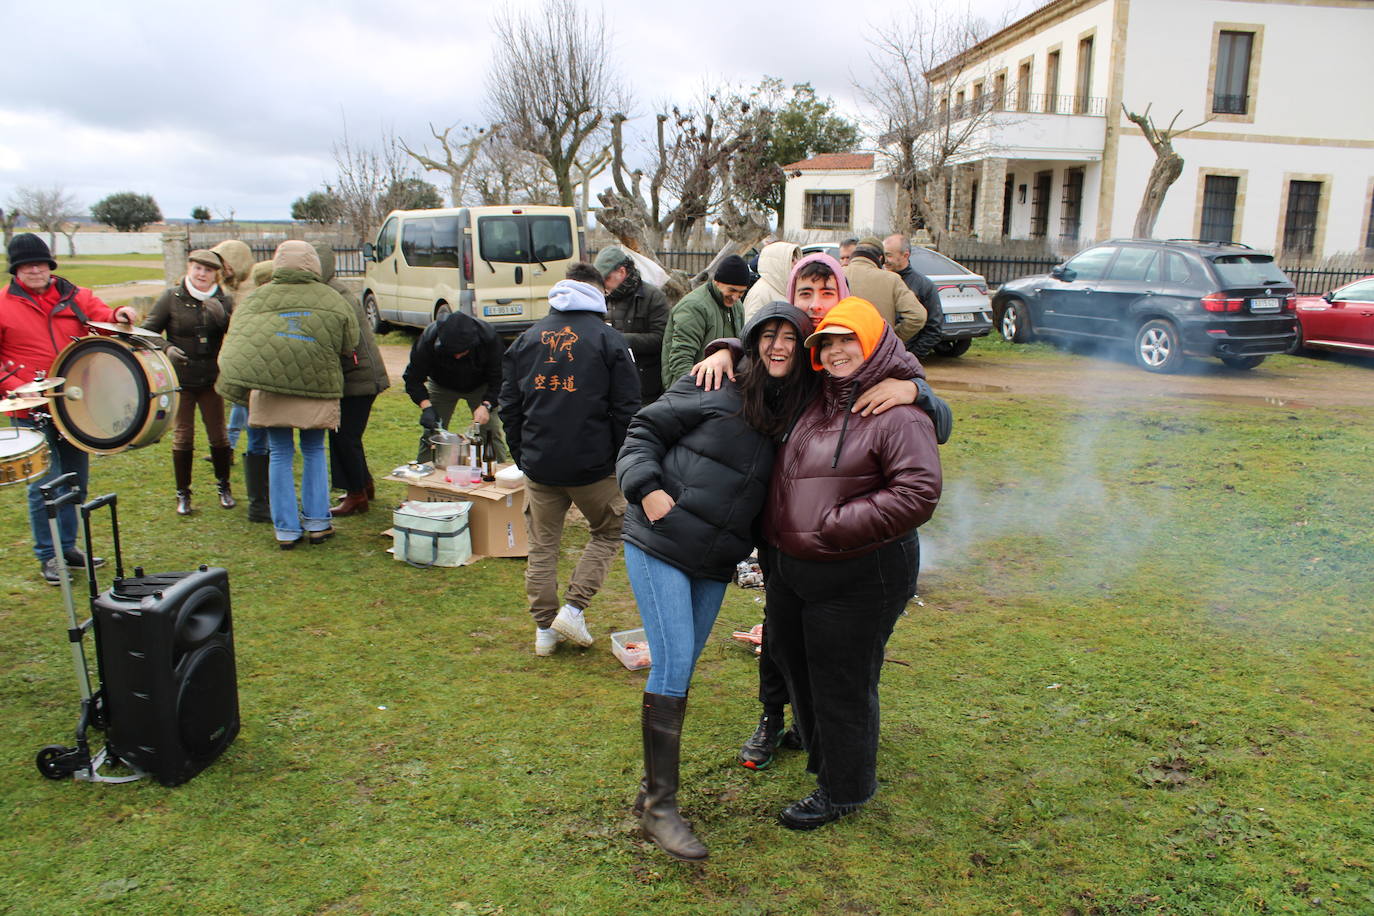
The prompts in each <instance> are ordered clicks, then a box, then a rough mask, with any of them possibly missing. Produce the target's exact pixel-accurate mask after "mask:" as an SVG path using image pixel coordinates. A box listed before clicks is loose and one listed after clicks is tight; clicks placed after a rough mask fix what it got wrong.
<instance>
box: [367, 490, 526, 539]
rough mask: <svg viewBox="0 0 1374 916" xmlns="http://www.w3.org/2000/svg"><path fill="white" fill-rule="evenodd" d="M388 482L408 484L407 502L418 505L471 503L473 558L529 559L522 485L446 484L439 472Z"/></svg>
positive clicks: (470, 521) (470, 526)
mask: <svg viewBox="0 0 1374 916" xmlns="http://www.w3.org/2000/svg"><path fill="white" fill-rule="evenodd" d="M387 479H388V480H399V481H400V482H402V483H405V484H407V485H408V486H407V487H406V499H415V500H419V501H421V502H448V501H450V500H454V499H466V500H471V502H472V509H471V510H470V511H469V512H468V524H469V530H470V531H471V532H472V553H473V556H483V557H525V556H529V553H530V542H529V536H528V534H527V533H526V531H525V488H524V486H520V487H516V488H513V489H506V488H503V487H498V486H496V485H495V484H489V483H478V484H476V485H469V484H467V483H466V482H464V483H461V484H458V483H448V482H447V481H445V480H444V471H443V470H442V469H440V470H438V471H435V472H434V473H432V474H430V475H429V476H428V477H420V478H403V477H388V478H387Z"/></svg>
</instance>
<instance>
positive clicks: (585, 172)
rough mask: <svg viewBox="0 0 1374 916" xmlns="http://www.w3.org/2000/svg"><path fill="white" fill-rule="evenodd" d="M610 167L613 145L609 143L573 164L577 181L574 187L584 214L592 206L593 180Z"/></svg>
mask: <svg viewBox="0 0 1374 916" xmlns="http://www.w3.org/2000/svg"><path fill="white" fill-rule="evenodd" d="M610 165H611V145H610V144H609V143H607V144H606V145H605V146H603V147H602V148H601V149H599V150H596V151H595V152H594V153H591V154H590V155H588V156H586V157H585V158H581V159H578V160H577V161H576V162H574V163H573V168H572V171H573V177H574V178H576V179H577V183H576V184H575V185H574V187H575V188H576V190H577V191H578V195H579V199H580V201H581V204H580V206H581V207H582V211H583V212H584V213H585V212H586V211H588V210H590V209H591V206H592V179H593V178H596V177H597V176H598V175H600V174H601V173H602V172H604V171H606V169H607V168H609V167H610Z"/></svg>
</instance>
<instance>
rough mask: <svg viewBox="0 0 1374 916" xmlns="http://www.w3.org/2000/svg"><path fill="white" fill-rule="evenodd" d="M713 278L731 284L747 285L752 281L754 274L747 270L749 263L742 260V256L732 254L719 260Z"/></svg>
mask: <svg viewBox="0 0 1374 916" xmlns="http://www.w3.org/2000/svg"><path fill="white" fill-rule="evenodd" d="M715 279H716V280H717V282H720V283H729V284H730V285H731V286H748V285H749V284H750V283H752V282H753V281H754V275H753V274H751V273H750V272H749V265H748V264H746V263H745V262H744V258H742V257H740V256H739V255H737V254H732V255H730V256H729V257H728V258H726V259H725V260H723V261H721V262H720V266H719V267H717V268H716V273H715Z"/></svg>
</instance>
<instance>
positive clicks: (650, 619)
mask: <svg viewBox="0 0 1374 916" xmlns="http://www.w3.org/2000/svg"><path fill="white" fill-rule="evenodd" d="M810 332H811V319H809V318H807V317H806V314H805V313H804V312H802V311H801V310H800V309H798V308H795V307H794V306H791V305H788V304H787V303H786V302H773V303H770V304H768V305H764V306H761V307H760V308H759V309H757V310H756V311H755V313H754V316H753V317H752V318H751V319H750V321H749V323H748V324H746V325H745V327H744V332H743V335H744V336H743V341H744V345H745V348H746V356H745V363H744V368H743V369H742V371H741V373H740V375H739V384H738V385H736V384H734V383H726V384H725V385H723V386H722V387H721V388H719V389H717V390H713V391H707V390H703V389H701V388H698V387H697V386H696V384H695V382H694V380H693V379H692V378H691V377H690V376H683V377H682V378H681V379H679V380H678V381H677V382H676V383H674V384H673V386H672V387H671V388H669V389H668V390H667V391H666V392H664V394H663V396H662V397H660V398H659V399H658V400H657V401H655V402H653V403H652V404H649V405H647V406H645V407H644V408H643V409H641V410H640V411H639V413H638V414H636V415H635V418H634V420H633V421H632V422H631V423H630V429H629V432H628V433H627V434H626V436H625V444H624V446H622V447H621V449H620V457H619V459H618V460H617V461H616V476H617V479H618V481H619V483H620V489H621V490H622V491H623V492H624V494H625V499H626V501H627V503H628V506H627V508H626V512H625V522H624V527H623V536H624V539H625V568H626V571H627V572H628V574H629V577H630V584H631V586H633V588H634V593H635V600H636V601H637V602H638V604H639V613H640V618H641V619H642V620H643V622H644V629H645V633H646V635H647V637H648V642H649V653H650V657H651V659H652V665H653V667H652V669H651V670H650V672H649V680H648V683H647V684H646V685H645V687H644V698H643V721H642V731H643V739H644V771H645V781H644V784H643V786H642V788H641V797H640V798H639V799H638V800H637V801H636V805H635V813H636V814H639V815H640V819H641V824H642V825H643V827H644V831H645V832H646V833H647V834H648V835H649V836H650V837H651V838H652V839H653V840H654V842H655V843H657V844H658V845H659V846H660V847H661V848H662V849H663V850H664V851H665V852H667V853H668V854H669V855H671V856H674V857H675V858H678V859H685V860H698V859H703V858H705V857H706V855H707V850H706V847H705V845H704V844H702V843H701V841H700V840H698V839H697V837H696V836H695V835H694V834H693V833H692V831H691V829H690V828H688V827H687V825H686V824H685V823H684V822H683V820H682V818H681V816H680V814H679V813H678V808H677V787H678V760H679V751H680V746H681V735H682V723H683V719H684V717H685V715H686V706H687V689H688V687H689V685H690V683H691V678H692V671H693V669H694V668H695V666H696V661H697V658H698V657H699V656H700V655H701V650H702V648H703V647H704V646H705V645H706V638H707V636H709V635H710V632H711V627H712V625H713V624H714V623H715V619H716V615H717V614H718V613H719V611H720V604H721V601H722V599H723V598H724V597H725V587H726V585H727V584H728V583H729V582H730V579H731V578H732V576H733V574H734V570H735V564H736V563H738V562H739V561H740V560H743V559H744V558H745V557H747V556H749V553H750V551H751V550H752V549H753V546H754V541H755V529H756V522H757V519H758V515H759V512H760V510H761V509H762V507H763V500H764V497H765V495H766V494H767V492H768V478H769V474H770V473H771V470H772V466H773V453H774V450H775V448H776V445H777V442H778V440H779V439H781V437H782V435H783V433H784V432H785V431H786V428H787V424H788V421H789V420H790V419H791V418H792V417H795V416H796V415H797V414H798V413H800V411H801V408H802V407H803V405H805V404H806V403H807V401H808V400H809V398H810V396H811V391H812V388H813V385H812V378H811V372H810V370H809V369H808V368H807V367H806V366H805V365H804V364H803V363H802V359H801V347H800V344H801V341H802V340H803V339H805V337H806V335H807V334H809V333H810Z"/></svg>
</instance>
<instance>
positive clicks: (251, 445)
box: [247, 426, 271, 455]
mask: <svg viewBox="0 0 1374 916" xmlns="http://www.w3.org/2000/svg"><path fill="white" fill-rule="evenodd" d="M247 451H248V454H250V455H266V454H268V453H269V452H271V449H269V448H268V447H267V430H266V429H263V428H262V427H259V426H250V427H248V449H247Z"/></svg>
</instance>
